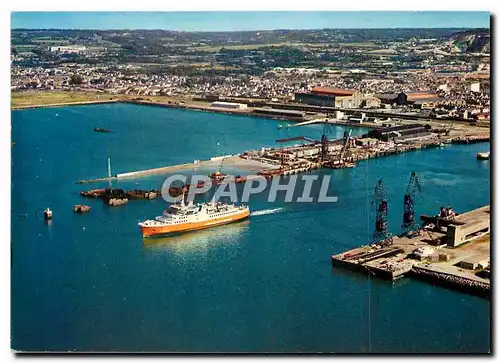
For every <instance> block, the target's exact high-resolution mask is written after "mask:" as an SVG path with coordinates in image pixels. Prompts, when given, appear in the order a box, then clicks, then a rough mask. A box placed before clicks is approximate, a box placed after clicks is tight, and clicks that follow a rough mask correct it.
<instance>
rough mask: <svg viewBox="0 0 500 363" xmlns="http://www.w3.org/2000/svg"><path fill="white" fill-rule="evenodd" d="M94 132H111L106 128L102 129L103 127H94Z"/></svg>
mask: <svg viewBox="0 0 500 363" xmlns="http://www.w3.org/2000/svg"><path fill="white" fill-rule="evenodd" d="M94 131H95V132H111V130H110V129H105V128H102V127H94Z"/></svg>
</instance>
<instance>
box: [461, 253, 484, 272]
mask: <svg viewBox="0 0 500 363" xmlns="http://www.w3.org/2000/svg"><path fill="white" fill-rule="evenodd" d="M489 264H490V259H489V258H485V257H484V256H473V257H469V258H467V259H465V260H462V261H460V263H459V265H460V267H461V268H465V269H467V270H477V269H478V268H486V267H488V265H489Z"/></svg>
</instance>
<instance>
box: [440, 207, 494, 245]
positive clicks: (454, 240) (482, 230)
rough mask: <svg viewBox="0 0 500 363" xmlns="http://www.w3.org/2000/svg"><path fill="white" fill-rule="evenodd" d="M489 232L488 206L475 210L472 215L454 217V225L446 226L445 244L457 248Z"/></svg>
mask: <svg viewBox="0 0 500 363" xmlns="http://www.w3.org/2000/svg"><path fill="white" fill-rule="evenodd" d="M489 232H490V206H489V205H488V206H485V207H482V208H479V209H476V210H475V211H474V212H473V213H472V212H471V213H465V214H461V215H459V216H457V217H455V220H454V223H453V224H451V225H449V226H448V230H447V233H446V239H447V244H448V246H450V247H457V246H460V245H461V244H464V243H466V242H469V241H471V240H472V239H474V238H476V237H479V236H481V235H484V234H486V233H489Z"/></svg>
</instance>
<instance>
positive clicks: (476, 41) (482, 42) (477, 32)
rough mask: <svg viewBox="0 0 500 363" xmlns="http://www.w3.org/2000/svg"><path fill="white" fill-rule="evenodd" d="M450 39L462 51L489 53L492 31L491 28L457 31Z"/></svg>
mask: <svg viewBox="0 0 500 363" xmlns="http://www.w3.org/2000/svg"><path fill="white" fill-rule="evenodd" d="M450 41H452V42H453V45H454V46H455V47H456V48H458V49H459V50H460V51H461V52H462V53H489V52H490V31H489V29H473V30H466V31H461V32H458V33H455V34H453V35H452V36H451V38H450Z"/></svg>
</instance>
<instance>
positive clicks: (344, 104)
mask: <svg viewBox="0 0 500 363" xmlns="http://www.w3.org/2000/svg"><path fill="white" fill-rule="evenodd" d="M311 93H313V94H316V95H326V96H331V97H334V99H335V107H338V108H359V107H360V106H361V102H362V101H363V94H362V93H361V92H359V91H354V90H343V89H338V88H328V87H314V88H313V89H312V91H311Z"/></svg>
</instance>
